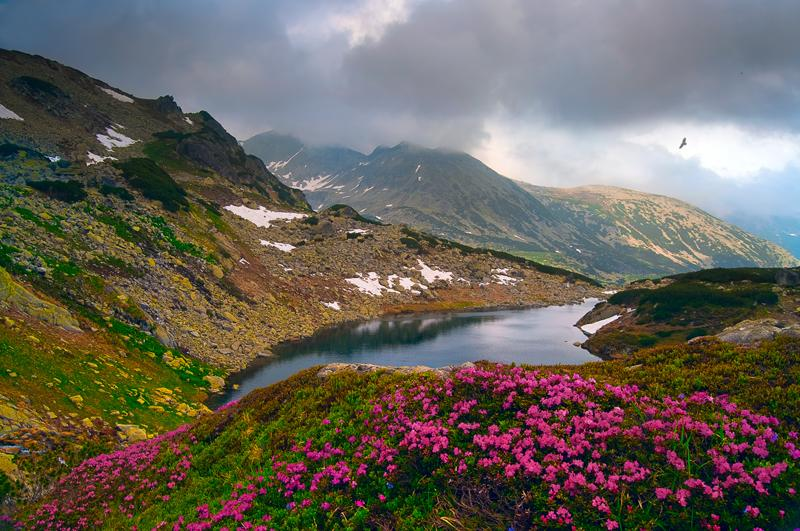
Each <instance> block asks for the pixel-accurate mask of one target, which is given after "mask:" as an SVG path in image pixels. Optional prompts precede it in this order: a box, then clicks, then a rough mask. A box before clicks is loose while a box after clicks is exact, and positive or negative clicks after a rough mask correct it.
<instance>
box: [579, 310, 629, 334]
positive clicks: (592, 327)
mask: <svg viewBox="0 0 800 531" xmlns="http://www.w3.org/2000/svg"><path fill="white" fill-rule="evenodd" d="M620 317H621V316H619V315H612V316H611V317H609V318H608V319H603V320H600V321H596V322H594V323H589V324H585V325H583V326H582V327H581V330H583V331H584V332H585V333H587V334H589V335H592V334H596V333H597V331H598V330H600V329H601V328H603V327H604V326H605V325H607V324H609V323H613V322H614V321H616V320H617V319H619V318H620Z"/></svg>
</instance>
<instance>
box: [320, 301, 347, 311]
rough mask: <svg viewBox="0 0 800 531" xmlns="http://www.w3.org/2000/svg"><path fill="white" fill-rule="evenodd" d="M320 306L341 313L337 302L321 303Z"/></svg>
mask: <svg viewBox="0 0 800 531" xmlns="http://www.w3.org/2000/svg"><path fill="white" fill-rule="evenodd" d="M322 305H323V306H325V307H326V308H330V309H331V310H336V311H337V312H338V311H341V309H342V307H341V306H340V305H339V303H338V302H336V301H333V302H323V303H322Z"/></svg>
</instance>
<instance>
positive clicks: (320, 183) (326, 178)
mask: <svg viewBox="0 0 800 531" xmlns="http://www.w3.org/2000/svg"><path fill="white" fill-rule="evenodd" d="M289 173H291V172H289ZM288 176H289V175H288V174H287V175H285V177H288ZM331 177H332V176H331V174H330V173H329V174H327V175H317V176H316V177H312V178H311V179H306V180H305V181H295V182H293V183H292V186H293V187H294V188H298V189H300V190H303V191H304V192H314V191H316V190H320V189H322V188H327V185H328V183H329V182H330V180H331Z"/></svg>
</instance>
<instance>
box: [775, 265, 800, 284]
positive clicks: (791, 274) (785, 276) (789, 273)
mask: <svg viewBox="0 0 800 531" xmlns="http://www.w3.org/2000/svg"><path fill="white" fill-rule="evenodd" d="M775 282H776V283H777V284H778V285H779V286H786V287H790V286H800V269H781V270H779V271H778V272H777V273H775Z"/></svg>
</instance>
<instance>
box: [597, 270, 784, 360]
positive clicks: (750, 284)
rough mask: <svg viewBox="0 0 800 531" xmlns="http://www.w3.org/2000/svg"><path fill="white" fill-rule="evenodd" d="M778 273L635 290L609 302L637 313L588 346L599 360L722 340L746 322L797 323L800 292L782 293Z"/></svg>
mask: <svg viewBox="0 0 800 531" xmlns="http://www.w3.org/2000/svg"><path fill="white" fill-rule="evenodd" d="M778 271H780V270H779V269H775V268H772V269H770V268H764V269H757V268H739V269H708V270H703V271H698V272H694V273H685V274H680V275H674V276H672V277H667V282H661V281H656V284H655V286H653V287H652V289H650V288H637V287H633V288H631V289H627V290H624V291H620V292H618V293H616V294H614V295H612V296H611V297H609V298H608V304H610V305H616V306H618V307H619V308H635V309H636V312H634V313H631V314H624V315H623V318H622V319H620V320H619V321H617V322H615V323H614V324H613V325H612V326H609V327H606V328H603V329H601V330H600V331H599V332H598V333H597V334H595V335H593V336H592V337H591V338H589V339H588V340H587V342H586V345H587V347H588V348H589V350H591V351H592V352H595V353H598V354H600V355H608V354H613V353H627V352H630V351H631V350H635V349H637V348H641V347H648V346H654V345H661V344H677V343H682V342H685V341H687V340H688V339H692V338H693V337H698V336H703V335H709V334H717V333H719V332H720V331H722V329H723V328H725V327H727V326H731V325H733V324H736V323H738V322H740V321H742V320H745V319H759V318H767V317H774V318H777V319H779V320H783V319H785V318H787V317H788V318H790V319H796V318H792V317H791V314H792V313H793V312H794V313H796V311H797V310H796V308H798V307H799V305H798V302H800V289H798V288H797V287H779V286H778V285H777V284H776V273H777V272H778Z"/></svg>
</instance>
